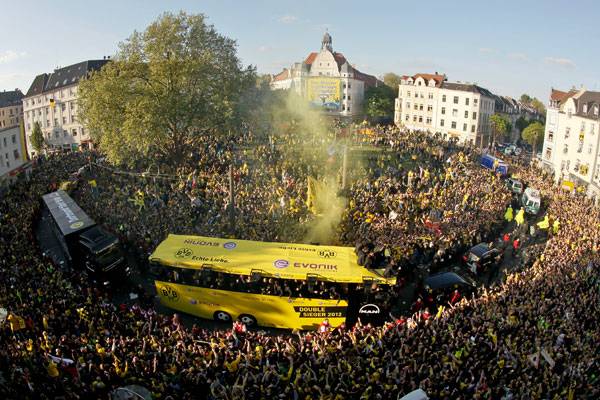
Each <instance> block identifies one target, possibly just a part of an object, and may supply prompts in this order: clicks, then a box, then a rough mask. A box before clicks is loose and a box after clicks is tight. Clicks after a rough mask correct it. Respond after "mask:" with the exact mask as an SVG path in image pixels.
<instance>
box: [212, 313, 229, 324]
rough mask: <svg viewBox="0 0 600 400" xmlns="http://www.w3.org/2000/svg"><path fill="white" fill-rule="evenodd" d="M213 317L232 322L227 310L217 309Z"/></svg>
mask: <svg viewBox="0 0 600 400" xmlns="http://www.w3.org/2000/svg"><path fill="white" fill-rule="evenodd" d="M213 318H214V319H215V321H221V322H231V315H229V314H228V313H226V312H225V311H215V313H214V315H213Z"/></svg>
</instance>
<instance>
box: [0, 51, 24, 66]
mask: <svg viewBox="0 0 600 400" xmlns="http://www.w3.org/2000/svg"><path fill="white" fill-rule="evenodd" d="M26 55H27V53H26V52H24V51H20V52H16V51H14V50H6V51H4V52H2V53H0V64H8V63H9V62H13V61H15V60H18V59H19V58H21V57H25V56H26Z"/></svg>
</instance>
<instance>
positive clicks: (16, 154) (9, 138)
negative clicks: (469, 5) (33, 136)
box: [0, 126, 27, 185]
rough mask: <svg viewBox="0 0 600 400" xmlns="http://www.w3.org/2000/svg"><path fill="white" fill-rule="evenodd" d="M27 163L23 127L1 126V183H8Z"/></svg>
mask: <svg viewBox="0 0 600 400" xmlns="http://www.w3.org/2000/svg"><path fill="white" fill-rule="evenodd" d="M25 163H27V155H26V153H25V149H24V143H23V138H22V137H21V127H20V126H13V127H11V128H0V185H2V184H5V183H7V182H8V181H10V180H11V179H12V177H13V176H15V175H16V174H17V173H18V172H19V171H20V169H21V167H22V166H23V165H24V164H25Z"/></svg>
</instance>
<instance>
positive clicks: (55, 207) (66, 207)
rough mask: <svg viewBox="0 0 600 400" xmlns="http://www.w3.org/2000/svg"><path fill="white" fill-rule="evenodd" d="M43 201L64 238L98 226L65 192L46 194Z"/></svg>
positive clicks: (58, 191)
mask: <svg viewBox="0 0 600 400" xmlns="http://www.w3.org/2000/svg"><path fill="white" fill-rule="evenodd" d="M42 199H43V200H44V203H45V204H46V207H48V210H50V214H52V218H54V220H55V221H56V224H57V225H58V228H59V229H60V231H61V233H62V234H63V235H64V236H67V235H69V234H71V233H73V232H78V231H81V230H84V229H87V228H89V227H90V226H94V225H96V223H95V222H94V220H93V219H91V218H90V217H88V215H87V214H86V213H84V212H83V210H82V209H81V207H79V206H78V205H77V203H75V201H74V200H73V199H72V198H71V197H70V196H69V195H68V194H67V193H66V192H65V191H64V190H57V191H56V192H52V193H48V194H45V195H44V196H42Z"/></svg>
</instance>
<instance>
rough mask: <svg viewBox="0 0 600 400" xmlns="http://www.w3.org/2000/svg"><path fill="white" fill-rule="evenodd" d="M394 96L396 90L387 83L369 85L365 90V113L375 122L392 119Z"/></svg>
mask: <svg viewBox="0 0 600 400" xmlns="http://www.w3.org/2000/svg"><path fill="white" fill-rule="evenodd" d="M395 98H396V92H395V91H394V89H392V88H391V87H389V86H388V85H380V86H374V87H370V88H368V89H367V90H366V91H365V100H364V105H365V113H366V114H367V116H368V117H369V119H371V120H376V121H377V122H386V121H389V120H393V118H394V99H395Z"/></svg>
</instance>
